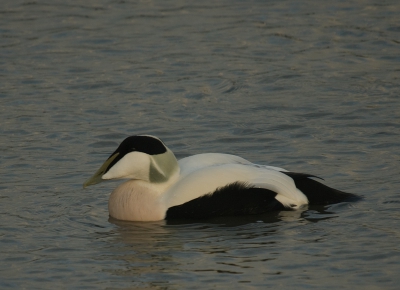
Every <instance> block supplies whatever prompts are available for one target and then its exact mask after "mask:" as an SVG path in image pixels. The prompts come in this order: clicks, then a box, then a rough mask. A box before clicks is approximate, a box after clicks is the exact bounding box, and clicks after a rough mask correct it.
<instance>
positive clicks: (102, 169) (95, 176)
mask: <svg viewBox="0 0 400 290" xmlns="http://www.w3.org/2000/svg"><path fill="white" fill-rule="evenodd" d="M118 154H119V153H115V154H114V155H111V156H110V157H109V158H108V159H107V160H106V162H104V164H103V165H102V166H101V167H100V168H99V170H97V171H96V173H95V174H93V176H92V177H90V178H89V179H88V180H86V181H85V183H84V184H83V188H85V187H88V186H89V185H95V184H97V183H100V182H102V181H105V180H104V179H103V178H102V177H103V175H104V174H105V173H106V171H107V169H108V166H109V165H110V164H111V162H113V161H114V159H115V158H116V157H117V156H118Z"/></svg>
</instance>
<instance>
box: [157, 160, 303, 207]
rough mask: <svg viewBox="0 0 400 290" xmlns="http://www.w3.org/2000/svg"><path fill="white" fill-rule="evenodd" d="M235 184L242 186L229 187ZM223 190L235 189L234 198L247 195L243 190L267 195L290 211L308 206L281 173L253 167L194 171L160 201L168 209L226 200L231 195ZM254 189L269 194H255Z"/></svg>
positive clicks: (227, 165)
mask: <svg viewBox="0 0 400 290" xmlns="http://www.w3.org/2000/svg"><path fill="white" fill-rule="evenodd" d="M235 183H237V184H241V186H240V188H238V187H237V186H236V187H235V186H233V185H232V184H235ZM230 186H231V187H230ZM223 188H225V189H232V188H234V189H238V190H234V191H233V192H234V194H235V195H239V194H244V193H245V192H247V191H246V190H245V189H252V190H250V191H252V192H255V193H262V192H263V193H267V194H268V195H269V196H272V195H273V197H274V198H275V199H276V200H277V201H278V202H280V203H281V204H282V205H283V206H284V207H289V208H299V207H301V206H302V205H305V204H307V203H308V200H307V197H306V196H305V195H304V194H303V193H302V192H301V191H300V190H298V189H297V188H296V186H295V183H294V181H293V179H292V178H291V177H289V176H288V175H286V174H284V173H282V172H280V171H277V170H274V169H269V168H258V167H256V166H253V165H252V164H250V165H244V164H222V165H214V166H209V167H202V168H200V169H197V170H193V171H191V172H189V173H187V174H186V175H183V176H181V177H180V178H179V179H178V181H177V182H176V183H175V184H174V185H173V186H171V187H170V188H169V189H168V191H167V192H165V194H164V195H163V196H162V197H161V202H162V203H163V204H164V205H166V206H167V208H171V207H173V206H178V205H182V204H184V203H187V202H190V201H192V200H195V199H197V198H199V197H202V196H205V195H209V196H217V195H221V198H223V197H224V198H226V199H227V200H229V198H230V196H229V192H232V191H231V190H222V189H223ZM257 188H260V189H266V190H268V191H261V190H256V189H257ZM227 202H228V201H227ZM218 203H220V202H218ZM242 206H243V204H242Z"/></svg>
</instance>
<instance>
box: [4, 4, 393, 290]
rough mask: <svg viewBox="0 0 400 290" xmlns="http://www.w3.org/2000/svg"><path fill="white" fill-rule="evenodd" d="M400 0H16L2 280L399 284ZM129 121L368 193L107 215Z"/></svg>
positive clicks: (8, 45)
mask: <svg viewBox="0 0 400 290" xmlns="http://www.w3.org/2000/svg"><path fill="white" fill-rule="evenodd" d="M399 13H400V4H398V1H383V2H382V1H350V2H349V1H336V2H329V3H328V2H326V3H325V2H324V3H322V2H321V1H300V2H299V1H291V0H288V1H201V2H198V1H84V2H82V1H9V0H6V1H2V3H1V4H0V79H1V81H0V120H1V126H0V151H1V152H2V153H1V155H0V176H1V182H0V288H2V289H23V288H27V289H55V288H68V289H76V288H94V289H127V288H133V289H135V288H154V289H187V288H192V289H213V288H222V289H226V288H230V287H240V288H248V289H256V288H266V287H274V288H277V287H278V288H287V289H293V288H296V289H312V288H315V289H322V288H323V289H329V288H331V289H338V288H341V289H345V288H347V289H397V287H398V284H399V282H400V278H399V275H398V273H399V271H400V247H399V238H400V182H399V176H400V167H399V161H400V158H399V152H400V136H399V135H400V130H399V128H400V113H399V108H400V85H399V83H400V81H399V76H400V54H399V51H400V22H399V20H398V15H399ZM133 134H152V135H156V136H158V137H160V138H162V139H163V140H164V141H165V143H166V144H167V145H168V146H169V147H170V148H171V149H172V150H173V151H174V152H175V153H176V155H177V157H178V158H182V157H185V156H188V155H192V154H197V153H203V152H223V153H232V154H236V155H240V156H242V157H244V158H247V159H249V160H250V161H252V162H255V163H260V164H268V165H272V166H279V167H283V168H286V169H289V170H292V171H296V172H306V173H310V174H315V175H319V176H321V177H323V178H325V183H326V184H327V185H329V186H332V187H335V188H338V189H341V190H344V191H349V192H353V193H357V194H360V195H363V196H364V198H363V200H362V201H360V202H356V203H342V204H337V205H333V206H329V207H326V208H310V209H308V210H305V211H302V212H299V211H296V212H281V213H275V214H272V215H264V216H251V217H241V218H225V219H218V220H213V221H207V222H204V223H174V224H166V223H165V222H156V223H128V222H116V221H112V220H109V219H108V212H107V200H108V196H109V193H110V192H111V190H112V189H113V188H115V186H116V185H117V184H118V182H109V183H102V184H100V185H98V186H95V187H92V188H89V189H86V190H83V189H82V183H83V182H84V180H86V179H87V178H88V177H89V176H91V175H92V174H93V173H94V171H95V170H96V169H97V168H98V166H99V165H100V164H101V163H102V162H103V161H104V160H105V158H106V157H108V155H109V154H110V153H112V152H113V151H114V150H115V148H116V146H117V145H118V144H119V142H120V141H121V140H122V139H123V138H125V137H126V136H129V135H133Z"/></svg>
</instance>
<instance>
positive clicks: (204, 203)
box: [166, 182, 284, 219]
mask: <svg viewBox="0 0 400 290" xmlns="http://www.w3.org/2000/svg"><path fill="white" fill-rule="evenodd" d="M275 196H276V192H273V191H271V190H268V189H264V188H255V187H252V186H249V185H247V184H244V183H241V182H234V183H231V184H228V185H226V186H224V187H220V188H218V189H217V190H216V191H215V192H213V193H212V194H206V195H203V196H200V197H198V198H196V199H193V200H191V201H189V202H186V203H184V204H181V205H177V206H173V207H171V208H169V209H168V211H167V215H166V219H179V218H182V219H183V218H186V219H187V218H189V219H202V218H211V217H218V216H236V215H251V214H261V213H265V212H269V211H275V210H283V209H284V207H283V205H282V204H281V203H280V202H278V201H277V200H276V199H275Z"/></svg>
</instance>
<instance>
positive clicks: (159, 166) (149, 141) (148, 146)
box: [83, 135, 179, 187]
mask: <svg viewBox="0 0 400 290" xmlns="http://www.w3.org/2000/svg"><path fill="white" fill-rule="evenodd" d="M177 172H179V165H178V161H177V160H176V157H175V155H174V154H173V153H172V151H171V150H169V149H168V147H167V146H165V144H164V143H163V142H162V141H161V140H160V139H158V138H157V137H154V136H149V135H137V136H131V137H128V138H126V139H125V140H124V141H122V143H121V144H120V145H119V146H118V148H117V150H115V151H114V153H112V154H111V155H110V157H108V159H107V160H106V161H105V162H104V163H103V165H102V166H101V167H100V168H99V170H97V171H96V173H95V174H94V175H93V176H92V177H91V178H89V179H88V180H86V182H85V183H84V184H83V187H87V186H89V185H94V184H97V183H100V182H102V181H105V180H109V179H125V178H127V179H135V180H143V181H147V182H150V183H162V182H167V181H168V180H169V179H170V178H171V177H172V176H173V175H174V174H175V173H177Z"/></svg>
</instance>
